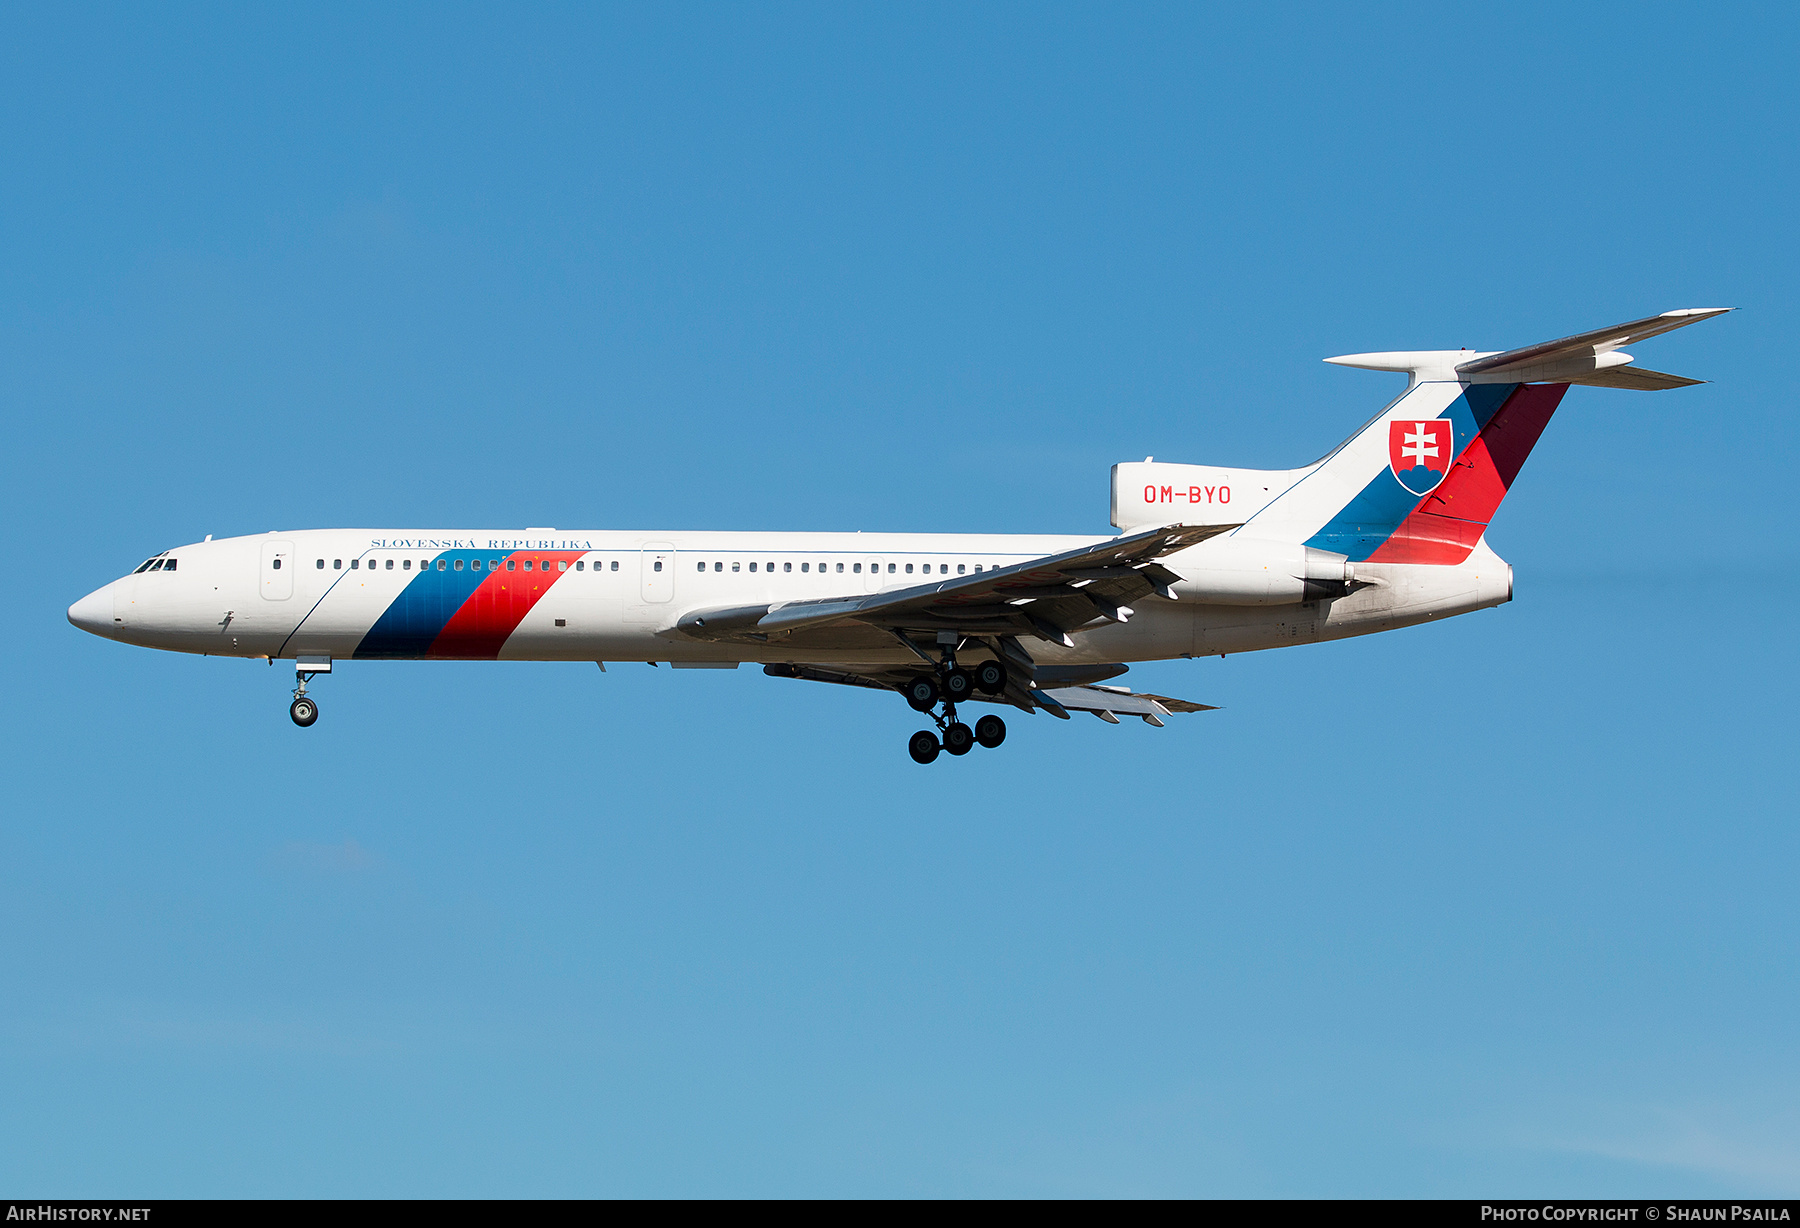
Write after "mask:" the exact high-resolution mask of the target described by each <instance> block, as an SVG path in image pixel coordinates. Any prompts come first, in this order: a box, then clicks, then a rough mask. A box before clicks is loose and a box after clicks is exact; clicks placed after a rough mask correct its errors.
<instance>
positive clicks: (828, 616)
mask: <svg viewBox="0 0 1800 1228" xmlns="http://www.w3.org/2000/svg"><path fill="white" fill-rule="evenodd" d="M1237 527H1238V526H1237V525H1168V526H1165V527H1163V528H1159V529H1150V530H1148V531H1146V532H1142V533H1134V534H1131V535H1130V536H1127V537H1115V538H1111V539H1109V540H1106V541H1102V542H1098V543H1096V544H1094V545H1092V546H1083V547H1080V548H1079V549H1076V550H1070V551H1067V552H1065V553H1063V554H1055V555H1049V556H1047V557H1045V558H1041V559H1032V560H1030V561H1028V562H1024V563H1017V564H1014V565H1013V566H1011V567H999V568H995V569H994V570H992V571H985V572H977V573H975V574H973V575H968V576H957V577H955V578H954V579H945V580H943V581H941V582H938V583H928V584H920V585H916V586H914V587H911V588H903V589H894V590H890V591H888V592H882V593H869V594H866V595H853V596H846V597H826V598H819V599H816V600H810V601H789V602H782V603H778V604H774V605H756V606H734V607H727V608H720V609H710V610H692V611H690V612H688V613H687V614H685V615H683V616H682V617H681V618H680V620H679V621H678V622H677V623H676V624H675V628H674V630H673V631H672V632H667V633H665V634H669V635H678V636H681V637H684V638H689V639H700V640H712V641H727V642H729V641H737V642H749V643H768V642H770V641H771V640H772V639H786V638H787V637H790V636H793V635H796V634H797V633H801V632H807V631H812V630H815V629H821V628H826V627H854V626H860V627H862V628H868V629H877V630H879V631H881V632H886V633H892V634H896V635H899V636H901V638H902V639H905V633H907V632H909V631H922V632H938V631H955V632H959V633H961V634H963V635H984V636H1020V635H1025V636H1036V637H1038V638H1039V639H1045V640H1050V641H1052V642H1054V643H1058V644H1063V645H1065V646H1069V647H1073V645H1074V641H1073V640H1071V639H1070V638H1069V632H1071V631H1074V630H1076V629H1078V628H1080V627H1084V626H1086V625H1088V624H1089V623H1092V622H1094V621H1095V620H1096V619H1104V620H1106V621H1110V622H1124V621H1126V620H1127V619H1129V618H1130V617H1131V607H1130V605H1129V604H1128V603H1129V602H1131V601H1135V600H1139V599H1141V598H1143V597H1145V596H1147V595H1149V594H1150V593H1153V592H1154V593H1160V594H1162V595H1163V596H1165V597H1171V598H1172V597H1173V593H1172V592H1171V591H1170V589H1169V585H1171V584H1173V583H1174V582H1175V581H1176V580H1177V579H1179V577H1178V576H1176V574H1175V573H1174V572H1172V571H1170V570H1168V569H1167V568H1166V567H1162V566H1161V565H1159V564H1158V563H1157V562H1156V560H1157V559H1159V558H1162V557H1164V556H1166V555H1170V554H1174V553H1175V552H1176V551H1178V550H1185V549H1187V548H1188V547H1189V546H1193V545H1196V544H1198V543H1200V542H1203V541H1205V540H1206V539H1207V538H1209V537H1216V536H1217V535H1218V534H1220V533H1227V532H1230V531H1231V530H1232V529H1235V528H1237ZM887 642H888V643H890V644H891V643H892V640H888V641H887ZM908 642H909V643H910V641H908Z"/></svg>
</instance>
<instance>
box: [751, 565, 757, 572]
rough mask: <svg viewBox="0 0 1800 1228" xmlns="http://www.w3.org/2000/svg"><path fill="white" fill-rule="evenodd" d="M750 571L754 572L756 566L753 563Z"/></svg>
mask: <svg viewBox="0 0 1800 1228" xmlns="http://www.w3.org/2000/svg"><path fill="white" fill-rule="evenodd" d="M750 570H751V571H755V570H756V564H755V563H752V564H750Z"/></svg>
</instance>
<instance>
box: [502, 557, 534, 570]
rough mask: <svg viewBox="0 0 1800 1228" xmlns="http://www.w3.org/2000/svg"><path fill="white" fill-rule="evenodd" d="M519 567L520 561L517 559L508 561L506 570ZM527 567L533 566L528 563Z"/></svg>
mask: <svg viewBox="0 0 1800 1228" xmlns="http://www.w3.org/2000/svg"><path fill="white" fill-rule="evenodd" d="M518 565H519V561H518V560H517V559H507V560H506V570H508V571H511V570H513V568H515V567H517V566H518ZM525 566H527V567H530V566H531V564H530V563H527V564H525Z"/></svg>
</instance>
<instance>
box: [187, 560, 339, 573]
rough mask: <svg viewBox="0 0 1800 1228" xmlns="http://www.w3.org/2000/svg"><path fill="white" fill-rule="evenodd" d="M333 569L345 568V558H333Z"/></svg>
mask: <svg viewBox="0 0 1800 1228" xmlns="http://www.w3.org/2000/svg"><path fill="white" fill-rule="evenodd" d="M171 561H172V560H171ZM331 570H333V571H342V570H344V560H343V559H332V560H331Z"/></svg>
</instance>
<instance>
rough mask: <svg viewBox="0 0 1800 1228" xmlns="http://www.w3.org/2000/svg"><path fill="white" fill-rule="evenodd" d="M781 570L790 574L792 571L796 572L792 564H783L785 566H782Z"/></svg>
mask: <svg viewBox="0 0 1800 1228" xmlns="http://www.w3.org/2000/svg"><path fill="white" fill-rule="evenodd" d="M781 570H782V571H783V572H789V571H792V570H794V565H793V564H792V563H783V564H782V565H781Z"/></svg>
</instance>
